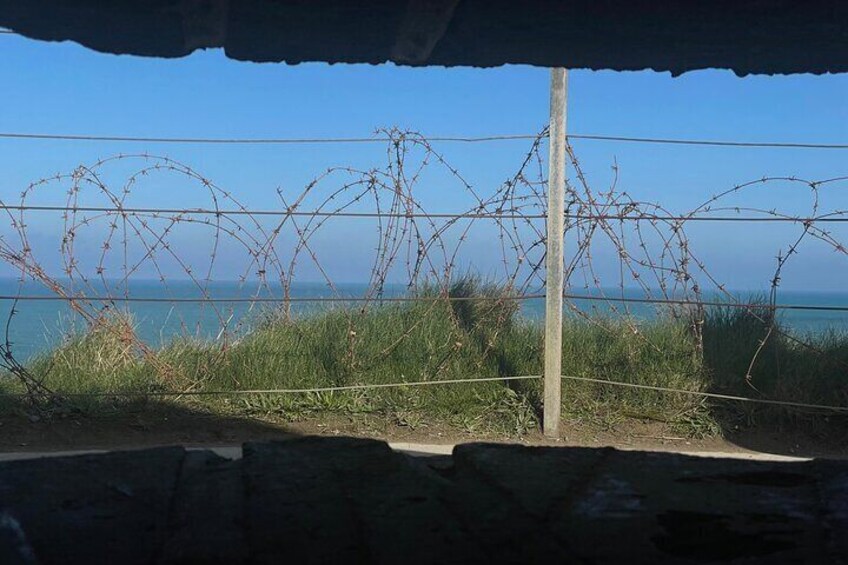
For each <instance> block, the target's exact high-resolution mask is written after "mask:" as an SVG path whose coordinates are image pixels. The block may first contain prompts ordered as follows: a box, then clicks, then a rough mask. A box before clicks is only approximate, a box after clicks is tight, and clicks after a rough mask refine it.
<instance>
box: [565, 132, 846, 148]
mask: <svg viewBox="0 0 848 565" xmlns="http://www.w3.org/2000/svg"><path fill="white" fill-rule="evenodd" d="M566 138H570V139H585V140H589V141H617V142H623V143H652V144H660V145H702V146H709V147H762V148H773V149H848V144H843V143H801V142H795V141H733V140H718V139H715V140H714V139H674V138H667V137H666V138H664V137H625V136H618V135H591V134H569V135H566Z"/></svg>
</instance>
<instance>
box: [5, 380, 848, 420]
mask: <svg viewBox="0 0 848 565" xmlns="http://www.w3.org/2000/svg"><path fill="white" fill-rule="evenodd" d="M542 378H543V377H542V376H541V375H519V376H511V377H481V378H476V379H445V380H435V381H412V382H400V383H372V384H355V385H342V386H328V387H310V388H272V389H248V390H195V391H183V392H178V391H147V392H143V391H139V392H130V391H116V392H78V393H68V394H60V393H59V394H58V396H60V397H68V398H86V397H100V398H121V397H126V398H139V397H182V396H246V395H257V394H309V393H321V392H345V391H353V390H371V389H386V388H406V387H420V386H433V385H453V384H475V383H487V382H503V381H526V380H541V379H542ZM561 378H562V379H563V380H569V381H577V382H586V383H593V384H600V385H608V386H618V387H624V388H633V389H639V390H651V391H655V392H666V393H672V394H688V395H691V396H700V397H704V398H713V399H716V400H730V401H734V402H746V403H752V404H765V405H770V406H783V407H787V408H806V409H811V410H826V411H832V412H848V406H835V405H829V404H814V403H809V402H797V401H790V400H772V399H768V398H751V397H747V396H736V395H732V394H721V393H715V392H705V391H699V390H684V389H677V388H671V387H663V386H655V385H643V384H637V383H626V382H622V381H611V380H607V379H596V378H591V377H578V376H572V375H562V376H561ZM0 396H6V397H12V398H25V397H26V396H27V395H26V393H11V394H8V393H7V394H0Z"/></svg>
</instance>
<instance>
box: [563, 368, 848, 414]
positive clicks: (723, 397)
mask: <svg viewBox="0 0 848 565" xmlns="http://www.w3.org/2000/svg"><path fill="white" fill-rule="evenodd" d="M562 378H563V379H564V380H569V381H580V382H587V383H595V384H602V385H610V386H620V387H626V388H636V389H640V390H653V391H657V392H670V393H675V394H689V395H692V396H703V397H706V398H715V399H718V400H732V401H735V402H749V403H753V404H768V405H772V406H785V407H790V408H809V409H813V410H829V411H833V412H848V406H833V405H829V404H810V403H808V402H796V401H794V400H771V399H768V398H750V397H747V396H735V395H732V394H720V393H717V392H704V391H699V390H682V389H677V388H670V387H664V386H654V385H642V384H636V383H624V382H621V381H609V380H606V379H593V378H590V377H573V376H566V375H563V376H562Z"/></svg>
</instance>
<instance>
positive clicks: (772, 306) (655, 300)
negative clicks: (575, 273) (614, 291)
mask: <svg viewBox="0 0 848 565" xmlns="http://www.w3.org/2000/svg"><path fill="white" fill-rule="evenodd" d="M562 297H563V298H565V299H568V300H589V301H596V302H623V303H635V304H676V305H681V306H686V305H690V306H716V307H729V308H744V309H747V310H763V309H769V310H815V311H823V312H848V306H827V305H806V304H762V303H760V304H757V303H747V304H745V303H739V302H722V301H720V300H685V299H674V298H626V297H623V296H592V295H586V294H569V293H565V294H563V295H562Z"/></svg>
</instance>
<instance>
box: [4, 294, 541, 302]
mask: <svg viewBox="0 0 848 565" xmlns="http://www.w3.org/2000/svg"><path fill="white" fill-rule="evenodd" d="M544 297H545V295H544V294H520V295H515V296H434V297H427V296H388V297H372V298H369V297H365V296H351V297H349V298H343V297H340V296H326V297H320V296H317V297H305V296H297V297H291V298H285V297H282V296H280V297H272V296H269V297H261V296H258V297H234V298H212V297H208V298H202V297H197V298H191V297H175V298H165V297H162V296H149V297H144V296H82V297H74V296H62V295H59V294H51V295H32V294H31V295H23V294H22V295H19V296H15V295H11V294H5V295H0V301H9V300H19V301H55V300H63V301H66V302H84V301H93V302H165V303H169V304H170V303H180V302H187V303H199V302H203V303H206V302H210V303H227V304H228V303H235V302H246V303H250V304H253V303H262V302H269V303H285V302H440V301H443V300H447V301H449V302H464V301H471V300H490V301H501V300H503V301H507V300H531V299H536V298H544Z"/></svg>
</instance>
